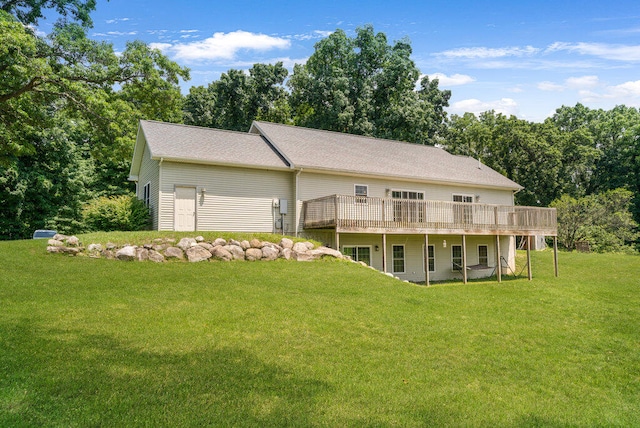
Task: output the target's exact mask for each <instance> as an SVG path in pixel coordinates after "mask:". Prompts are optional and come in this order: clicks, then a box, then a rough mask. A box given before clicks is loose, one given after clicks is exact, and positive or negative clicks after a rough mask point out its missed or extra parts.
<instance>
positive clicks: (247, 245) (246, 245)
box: [240, 239, 251, 250]
mask: <svg viewBox="0 0 640 428" xmlns="http://www.w3.org/2000/svg"><path fill="white" fill-rule="evenodd" d="M240 246H241V247H242V249H243V250H248V249H249V248H251V243H250V242H249V241H247V240H246V239H245V240H244V241H242V242H240Z"/></svg>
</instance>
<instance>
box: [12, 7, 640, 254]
mask: <svg viewBox="0 0 640 428" xmlns="http://www.w3.org/2000/svg"><path fill="white" fill-rule="evenodd" d="M0 5H1V6H0V204H1V205H2V206H3V211H4V213H5V215H4V216H2V217H1V218H0V239H17V238H25V237H28V236H29V235H30V233H32V231H33V230H34V229H36V228H43V227H49V228H56V229H59V230H62V231H73V232H76V233H77V232H79V231H84V230H89V229H91V224H90V222H88V221H87V220H86V215H87V214H86V212H87V207H88V206H92V207H94V208H92V210H93V211H92V212H95V211H96V209H95V203H96V202H95V201H96V200H105V199H109V197H115V196H120V197H122V196H123V195H125V196H126V195H129V196H130V195H131V192H132V190H133V188H132V183H130V182H127V180H126V179H127V173H128V170H129V163H130V161H131V155H132V151H133V145H134V140H135V137H136V131H137V123H138V121H139V120H140V119H153V120H162V121H167V122H176V123H185V124H191V125H198V126H206V127H214V128H221V129H228V130H237V131H247V130H248V129H249V126H250V124H251V122H252V121H253V120H256V119H257V120H266V121H271V122H278V123H287V124H293V125H299V126H305V127H311V128H318V129H324V130H332V131H339V132H347V133H353V134H359V135H367V136H374V137H380V138H386V139H395V140H401V141H408V142H411V143H417V144H428V145H439V146H442V147H443V148H444V149H446V150H447V151H449V152H451V153H454V154H461V155H467V156H472V157H474V158H477V159H479V160H480V161H482V162H483V163H485V164H487V165H489V166H490V167H492V168H494V169H495V170H497V171H498V172H500V173H502V174H504V175H506V176H507V177H509V178H510V179H512V180H514V181H516V182H517V183H519V184H521V185H522V186H524V187H525V189H524V190H522V191H520V192H518V193H517V194H516V202H517V203H518V204H522V205H533V206H550V205H554V204H555V206H556V207H557V208H558V210H559V216H560V214H562V215H564V212H565V211H566V210H568V209H569V208H567V207H569V206H571V207H572V208H571V209H573V210H574V211H577V212H587V211H589V210H590V209H591V210H592V211H593V210H594V209H593V207H595V206H597V207H600V208H602V207H603V206H605V207H608V209H609V211H607V213H609V214H610V215H609V214H608V215H605V216H602V215H599V214H597V213H596V211H597V210H596V211H593V212H591V213H590V214H589V215H586V214H585V215H583V216H582V217H581V219H582V220H580V221H582V223H581V224H583V226H582V227H581V228H578V230H573V231H572V232H571V233H569V232H567V233H566V234H565V231H564V229H562V227H561V231H560V232H559V233H560V234H561V243H562V244H564V245H565V246H566V247H567V248H571V247H572V246H573V243H574V242H575V241H576V240H591V241H594V242H595V241H598V242H602V241H603V240H608V242H611V241H612V239H613V238H612V237H616V239H617V241H615V242H616V243H615V245H613V244H611V245H602V246H596V247H595V248H598V249H603V250H616V251H617V250H620V249H628V248H630V246H629V245H630V244H632V243H633V242H634V241H636V240H637V224H636V223H635V221H638V220H640V197H639V195H640V141H639V140H640V111H639V110H638V109H636V108H633V107H626V106H618V107H615V108H614V109H612V110H609V111H604V110H594V109H589V108H587V107H585V106H583V105H581V104H577V105H576V106H574V107H566V106H562V107H560V108H558V109H557V110H556V113H555V114H554V115H553V116H552V117H550V118H548V119H547V120H545V121H544V122H543V123H533V122H528V121H525V120H522V119H518V118H516V117H515V116H509V117H508V116H505V115H502V114H499V113H495V112H494V111H487V112H485V113H482V114H480V115H479V116H476V115H474V114H471V113H466V114H464V115H461V116H459V115H452V116H450V117H449V116H448V115H447V113H446V111H445V109H446V107H448V106H449V99H450V97H451V92H450V91H448V90H442V89H440V88H439V82H438V80H437V79H430V78H429V77H428V76H422V75H421V73H420V70H419V69H418V68H417V66H416V64H415V63H414V61H413V60H412V59H411V54H412V50H411V44H410V42H409V40H407V39H402V40H399V41H396V42H394V43H389V41H388V40H387V37H386V35H385V34H384V33H381V32H377V33H376V32H375V31H374V29H373V27H372V26H364V27H361V28H358V29H357V30H356V32H355V35H354V36H353V37H350V36H348V35H347V34H346V33H345V32H344V31H342V30H339V29H338V30H336V31H335V32H334V33H332V34H331V35H329V36H328V37H326V38H324V39H322V40H320V41H319V42H318V43H317V44H316V45H315V51H314V53H313V54H312V55H311V57H310V58H309V59H308V60H307V62H306V63H305V64H297V65H295V66H294V68H293V72H292V73H291V74H290V73H289V72H288V70H287V69H286V68H285V67H284V66H283V64H282V63H276V64H255V65H254V66H253V67H251V68H250V69H249V70H248V71H243V70H234V69H231V70H228V71H227V72H226V73H223V74H222V75H221V76H220V78H219V79H218V80H216V81H213V82H211V83H210V84H208V85H207V86H197V87H192V88H191V89H190V90H189V93H188V94H187V95H186V96H183V95H181V93H180V88H179V83H180V80H183V81H187V80H188V79H189V70H188V69H187V68H184V67H181V66H179V65H178V64H176V63H175V62H173V61H171V60H169V59H168V58H167V57H166V56H164V55H163V54H162V53H161V52H160V51H158V50H154V49H151V48H149V46H148V45H146V44H145V43H142V42H140V41H135V42H130V43H128V44H127V47H126V49H125V51H124V52H122V53H121V54H120V55H116V53H115V52H114V49H113V46H112V45H110V44H108V43H103V42H97V41H94V40H91V39H90V38H89V37H88V35H87V30H88V29H89V28H91V25H92V22H91V18H90V13H91V11H92V10H93V9H94V8H95V1H94V0H74V1H73V2H70V1H68V0H2V1H0ZM48 9H55V11H56V12H57V13H58V14H59V16H60V19H59V20H58V21H57V22H56V23H55V25H54V29H53V31H52V32H51V33H50V34H49V35H47V36H41V35H38V34H37V33H36V32H35V31H34V30H33V29H32V26H33V25H37V23H38V22H39V20H41V19H42V18H43V17H44V13H45V12H46V11H47V10H48ZM611 201H613V202H611ZM563 204H564V205H563ZM571 204H573V205H571ZM576 207H578V208H576ZM589 207H591V208H589ZM563 210H564V211H563ZM589 212H590V211H589ZM625 213H626V214H627V215H626V216H625ZM561 217H562V216H561ZM603 218H609V219H612V218H615V219H616V222H615V225H611V224H603V225H600V226H598V227H595V226H594V224H595V223H596V222H597V221H599V220H602V219H603ZM634 219H635V221H634ZM574 220H575V219H574ZM572 221H573V220H572ZM94 223H95V222H94ZM564 223H565V221H564V220H563V224H564ZM616 231H617V232H616ZM565 235H566V236H565Z"/></svg>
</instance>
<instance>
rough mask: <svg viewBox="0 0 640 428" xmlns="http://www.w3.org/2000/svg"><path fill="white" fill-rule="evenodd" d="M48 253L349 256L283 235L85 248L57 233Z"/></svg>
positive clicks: (185, 257)
mask: <svg viewBox="0 0 640 428" xmlns="http://www.w3.org/2000/svg"><path fill="white" fill-rule="evenodd" d="M47 251H48V252H49V253H62V254H69V255H73V256H75V255H87V256H89V257H95V258H106V259H116V260H122V261H147V260H148V261H152V262H157V263H162V262H165V261H167V260H181V261H189V262H194V263H195V262H204V261H209V260H221V261H232V260H247V261H258V260H266V261H269V260H276V259H286V260H297V261H311V260H316V259H319V258H322V257H325V256H328V257H334V258H337V259H350V258H349V257H348V256H344V255H343V254H342V253H340V251H337V250H333V249H331V248H327V247H322V246H320V247H315V245H314V244H312V243H311V242H297V243H294V242H293V241H292V240H291V239H288V238H282V239H281V240H280V242H279V243H277V244H276V243H273V242H267V241H260V240H258V239H252V240H251V241H246V240H244V241H236V240H234V239H230V240H229V241H227V240H225V239H223V238H217V239H215V240H213V241H210V242H207V241H205V239H204V238H203V237H202V236H196V237H195V238H182V239H181V240H180V241H179V242H177V243H176V240H175V239H171V238H158V239H154V240H153V242H151V243H148V244H144V245H141V246H138V245H123V246H117V245H116V244H113V243H107V244H106V245H105V246H103V245H102V244H89V245H88V246H86V247H84V246H83V245H82V243H81V242H80V240H79V239H78V238H77V237H75V236H65V235H60V234H58V235H56V236H54V237H53V239H50V240H49V241H48V245H47Z"/></svg>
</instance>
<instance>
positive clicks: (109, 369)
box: [0, 320, 331, 426]
mask: <svg viewBox="0 0 640 428" xmlns="http://www.w3.org/2000/svg"><path fill="white" fill-rule="evenodd" d="M0 349H2V351H0V367H1V368H2V371H3V372H4V374H3V375H2V377H0V426H26V425H28V426H34V425H37V426H88V425H90V426H138V425H144V426H184V425H189V426H238V425H242V426H304V425H311V424H312V423H313V415H314V405H315V397H316V396H317V395H318V394H322V393H325V392H326V391H327V390H330V389H331V387H330V386H329V385H328V384H327V383H325V382H322V381H319V380H316V379H313V378H310V377H304V376H300V375H299V374H296V373H291V372H288V371H287V370H285V369H283V368H282V367H280V366H278V365H275V364H270V363H265V362H264V361H261V359H260V358H258V357H256V356H255V355H253V354H251V353H249V352H247V351H246V350H243V349H238V348H215V347H212V349H207V350H203V351H198V352H188V353H171V352H163V353H157V352H149V351H145V350H141V349H136V347H134V346H130V345H128V344H127V343H124V342H122V341H119V340H116V339H114V338H112V337H110V336H106V335H99V334H83V332H81V331H80V330H75V331H62V330H56V329H42V328H41V327H38V326H36V325H33V324H32V322H31V321H29V320H27V321H23V322H22V323H21V324H19V325H15V324H14V325H10V326H9V325H6V324H5V325H0Z"/></svg>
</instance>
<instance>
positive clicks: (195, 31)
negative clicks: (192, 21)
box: [180, 30, 200, 33]
mask: <svg viewBox="0 0 640 428" xmlns="http://www.w3.org/2000/svg"><path fill="white" fill-rule="evenodd" d="M180 32H181V33H199V32H200V30H180Z"/></svg>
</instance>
